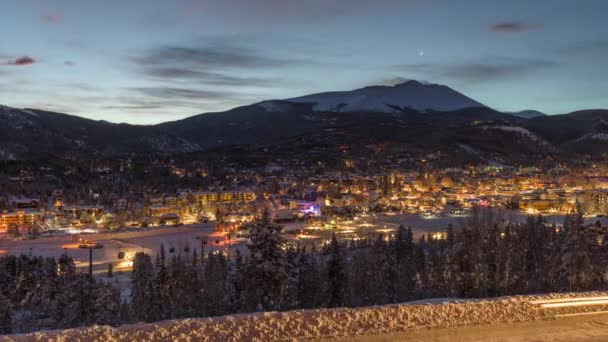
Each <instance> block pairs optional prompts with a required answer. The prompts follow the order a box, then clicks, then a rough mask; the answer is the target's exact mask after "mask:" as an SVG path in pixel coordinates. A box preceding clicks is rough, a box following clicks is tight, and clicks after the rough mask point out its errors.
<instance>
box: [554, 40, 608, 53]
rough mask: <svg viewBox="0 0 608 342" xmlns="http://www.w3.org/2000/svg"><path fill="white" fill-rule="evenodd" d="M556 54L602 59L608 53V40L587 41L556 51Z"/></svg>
mask: <svg viewBox="0 0 608 342" xmlns="http://www.w3.org/2000/svg"><path fill="white" fill-rule="evenodd" d="M557 52H558V53H565V54H570V55H582V54H588V55H598V56H601V57H604V55H605V54H606V53H608V40H587V41H582V42H578V43H574V44H570V45H567V46H563V47H561V48H558V49H557Z"/></svg>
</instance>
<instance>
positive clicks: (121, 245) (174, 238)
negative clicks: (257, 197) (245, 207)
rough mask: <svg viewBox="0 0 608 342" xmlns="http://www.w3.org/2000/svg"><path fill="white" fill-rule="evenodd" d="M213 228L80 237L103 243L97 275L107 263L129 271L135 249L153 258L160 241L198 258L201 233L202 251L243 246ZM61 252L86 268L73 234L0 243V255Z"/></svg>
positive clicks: (168, 251) (95, 260)
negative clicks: (204, 241)
mask: <svg viewBox="0 0 608 342" xmlns="http://www.w3.org/2000/svg"><path fill="white" fill-rule="evenodd" d="M213 227H214V224H212V223H208V224H200V225H190V226H184V227H167V228H155V229H150V230H141V231H130V232H118V233H101V234H83V235H81V237H82V238H83V239H85V240H91V241H93V242H96V243H101V244H103V246H104V247H103V248H101V249H94V250H93V271H94V272H95V274H96V275H98V276H101V275H103V274H105V272H106V271H107V269H108V264H110V263H111V264H112V265H113V266H114V271H115V272H118V273H119V272H120V271H121V270H122V271H128V270H129V269H130V264H129V259H131V258H132V257H133V256H134V255H135V253H137V252H145V253H147V254H150V255H152V257H155V256H156V253H158V251H159V250H160V246H161V244H162V245H164V246H165V252H166V254H167V255H168V256H170V255H171V254H172V253H171V250H173V253H176V254H177V253H181V254H182V255H183V254H186V252H185V249H186V248H187V247H188V248H189V252H188V253H192V251H193V250H194V249H196V250H197V254H198V256H199V257H200V251H201V240H198V239H196V237H197V236H201V235H204V236H208V244H207V245H205V252H209V251H212V250H227V249H228V248H230V250H231V251H234V250H235V249H236V248H238V247H239V246H240V247H244V246H242V242H243V241H230V246H229V245H228V241H227V240H226V239H225V238H224V237H222V236H217V234H213ZM64 252H66V253H67V254H68V255H69V256H71V257H72V258H74V260H75V262H76V265H77V266H78V267H79V268H81V269H82V270H86V269H87V267H88V263H89V251H88V250H86V249H79V248H78V242H77V241H75V240H74V238H73V237H72V236H60V237H53V238H41V239H37V240H21V241H11V240H6V241H2V242H1V243H0V254H15V255H19V254H32V255H34V256H44V257H55V258H58V257H59V256H60V255H61V254H62V253H64ZM119 252H124V253H125V258H124V259H119V258H118V254H119Z"/></svg>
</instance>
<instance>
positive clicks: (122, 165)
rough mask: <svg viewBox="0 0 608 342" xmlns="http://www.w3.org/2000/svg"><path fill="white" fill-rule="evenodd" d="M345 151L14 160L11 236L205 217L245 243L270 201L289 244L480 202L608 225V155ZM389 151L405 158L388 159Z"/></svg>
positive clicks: (360, 234)
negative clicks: (260, 156) (368, 158)
mask: <svg viewBox="0 0 608 342" xmlns="http://www.w3.org/2000/svg"><path fill="white" fill-rule="evenodd" d="M344 155H345V157H343V158H342V160H341V161H340V162H339V163H337V165H336V167H333V168H328V167H326V165H324V163H323V162H322V161H319V160H308V161H306V164H304V161H301V160H296V159H293V160H290V159H283V160H274V161H272V162H268V163H266V164H264V163H261V164H260V165H259V166H255V165H254V166H253V167H246V166H245V165H242V164H239V163H231V164H229V165H224V166H218V165H214V164H211V163H210V162H209V161H191V160H187V159H184V160H181V161H175V160H172V159H168V158H163V157H158V158H157V159H154V160H152V161H146V162H143V161H142V160H141V159H139V160H133V159H130V158H125V159H120V160H118V161H115V162H112V161H109V160H108V161H99V160H95V159H92V160H88V161H86V162H79V161H76V160H72V161H70V163H69V164H68V163H66V166H63V168H58V167H57V166H56V165H44V164H42V165H39V166H38V165H37V167H34V166H33V165H34V164H31V165H27V167H23V165H19V164H16V163H7V164H6V166H7V167H6V168H5V169H6V170H10V172H8V173H5V174H3V175H0V177H1V178H0V181H1V183H0V189H1V192H0V194H2V196H1V197H0V234H1V236H2V241H4V244H5V245H6V244H7V242H8V241H12V242H13V243H12V244H11V245H12V246H14V248H15V250H17V251H22V250H24V248H19V247H15V246H18V245H19V244H23V245H27V243H28V242H27V241H30V240H32V239H45V238H50V237H59V236H73V237H78V238H80V239H82V238H86V239H88V240H94V239H95V236H96V234H105V235H104V236H108V235H107V234H113V233H116V234H118V233H121V232H123V233H124V232H128V233H130V234H131V236H136V235H137V234H138V232H141V233H142V234H145V233H146V232H150V231H155V230H156V231H162V230H163V228H165V229H166V228H176V227H185V228H184V229H186V228H188V227H198V228H200V227H203V226H204V227H205V228H206V230H205V232H206V234H207V235H208V234H210V233H214V234H215V235H214V236H219V237H220V238H221V240H222V241H224V240H228V239H230V240H232V241H233V242H235V243H236V244H238V243H239V242H243V241H245V240H246V236H247V224H248V223H250V222H251V221H252V220H253V219H254V218H255V217H256V216H259V215H260V213H261V212H262V211H263V210H264V209H267V210H268V211H269V212H270V214H271V217H272V218H273V220H274V221H275V222H278V223H280V224H282V225H284V226H285V234H286V237H287V238H288V239H289V240H290V241H292V242H294V243H298V242H302V243H307V244H314V243H318V244H323V243H324V242H327V241H328V240H329V238H330V237H331V234H332V233H336V234H337V236H338V238H339V239H341V240H352V239H363V238H367V237H369V236H370V234H375V233H380V234H386V235H391V234H394V233H395V232H396V230H397V227H398V226H399V225H406V226H410V227H412V229H414V232H415V234H416V235H417V236H420V235H424V234H430V236H433V237H436V238H442V237H443V236H444V233H445V229H446V227H447V226H448V224H458V222H463V221H462V220H464V219H466V218H467V217H468V216H470V213H471V210H472V209H473V208H476V207H480V208H484V207H489V208H497V209H499V210H501V212H502V213H503V216H505V219H509V220H511V221H514V222H517V221H523V220H524V219H525V217H526V216H533V215H539V214H542V215H543V216H545V217H546V218H547V219H548V221H550V222H551V223H555V224H558V225H559V224H561V223H562V220H563V217H564V215H565V214H568V213H570V212H573V211H574V210H575V209H576V208H577V206H580V207H581V208H582V209H583V211H584V213H585V215H586V222H588V224H589V225H590V226H591V225H593V227H594V229H596V230H597V232H598V234H602V233H603V231H604V230H605V228H606V222H607V220H606V219H604V215H606V214H607V213H608V164H607V163H606V162H602V161H601V160H594V161H587V162H579V163H578V164H577V165H575V166H570V167H566V166H565V165H563V164H555V165H551V166H546V165H544V166H525V167H524V166H522V167H512V166H504V165H496V164H494V165H484V164H478V165H468V166H462V167H445V168H441V167H436V166H433V163H432V160H433V158H436V159H437V158H438V157H437V156H433V155H425V156H422V157H419V159H415V158H413V157H410V158H409V159H404V160H402V162H404V163H407V164H406V165H407V166H401V165H400V166H399V167H392V168H391V167H388V166H387V165H384V164H383V165H372V166H371V167H370V166H369V165H366V168H365V170H364V169H363V168H359V167H357V166H358V165H360V163H362V160H357V159H355V158H353V157H352V156H349V155H348V154H346V153H344ZM387 159H388V160H395V157H394V156H392V155H390V154H388V156H387V154H385V155H384V156H383V157H382V158H380V160H382V161H383V162H384V161H385V160H387ZM68 165H69V166H68ZM330 170H331V171H330ZM193 229H194V228H193ZM167 231H169V230H167ZM201 234H203V233H201ZM87 236H89V237H90V238H89V237H87ZM117 236H118V235H117ZM19 241H21V242H19ZM0 250H3V248H2V244H1V243H0ZM4 252H6V250H4Z"/></svg>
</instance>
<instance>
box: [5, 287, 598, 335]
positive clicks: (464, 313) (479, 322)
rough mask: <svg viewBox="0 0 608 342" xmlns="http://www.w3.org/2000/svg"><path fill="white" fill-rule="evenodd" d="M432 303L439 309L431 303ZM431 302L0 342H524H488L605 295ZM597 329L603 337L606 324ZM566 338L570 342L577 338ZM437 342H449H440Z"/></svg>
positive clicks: (581, 309) (583, 309)
mask: <svg viewBox="0 0 608 342" xmlns="http://www.w3.org/2000/svg"><path fill="white" fill-rule="evenodd" d="M435 302H439V303H440V304H433V303H435ZM429 303H431V304H427V303H424V302H417V303H416V304H411V303H409V304H408V303H406V304H401V305H387V306H377V307H364V308H352V309H351V308H339V309H321V310H298V311H289V312H268V313H259V314H245V315H234V316H225V317H216V318H206V319H185V320H175V321H164V322H158V323H152V324H134V325H125V326H123V327H120V328H111V327H105V326H94V327H88V328H79V329H70V330H64V331H50V332H38V333H31V334H26V335H13V336H7V337H3V338H2V337H0V341H166V340H174V341H279V340H295V339H298V340H300V339H332V338H340V337H357V336H358V337H361V336H363V339H360V340H362V341H363V340H365V341H373V340H375V339H374V337H377V338H379V340H386V339H385V338H389V340H393V339H392V337H394V338H396V339H400V336H403V337H405V336H407V334H416V333H418V334H424V331H427V332H428V331H433V330H435V329H437V331H439V329H454V328H462V327H465V328H466V327H469V328H470V329H469V330H470V331H476V330H479V329H478V328H477V327H478V326H479V327H481V329H482V330H483V329H490V330H489V332H490V334H489V335H490V339H486V340H488V341H524V340H523V339H522V340H509V339H492V336H491V329H492V327H493V326H496V328H497V330H496V331H497V333H499V332H500V334H502V335H504V336H507V337H508V336H509V332H508V330H505V328H504V327H505V326H507V327H509V326H511V327H517V326H518V325H517V324H521V322H528V323H525V324H527V326H528V329H532V330H534V325H535V324H537V323H538V324H540V325H539V326H543V324H545V322H547V321H551V322H558V321H560V320H562V319H564V317H565V316H568V317H571V316H577V317H592V316H594V315H590V314H598V315H597V316H595V317H600V316H601V315H602V314H605V313H606V312H607V311H606V310H607V309H608V304H607V303H608V292H588V293H572V294H551V295H543V296H515V297H502V298H497V299H488V300H448V299H440V300H437V301H435V300H430V301H429ZM543 303H550V305H551V306H547V307H545V306H544V304H543ZM564 303H565V304H564ZM581 303H583V304H581ZM568 319H569V318H568ZM590 319H593V318H590ZM530 322H537V323H530ZM505 324H507V325H505ZM530 324H532V328H530ZM545 325H546V324H545ZM554 326H555V325H554ZM472 327H476V328H474V329H473V328H472ZM431 328H432V330H429V329H431ZM545 328H546V327H545ZM601 328H602V333H603V335H602V336H603V337H604V338H605V337H606V333H607V331H606V326H605V325H604V326H602V327H601ZM448 331H450V330H448ZM480 331H481V330H480ZM486 332H488V330H486ZM579 332H580V329H579ZM514 335H516V334H515V333H514ZM365 336H367V337H365ZM455 336H456V335H455ZM471 336H472V335H471ZM520 336H521V335H520ZM531 336H532V335H531ZM465 337H466V335H465ZM562 337H563V336H562ZM569 337H570V338H571V340H572V337H576V336H572V335H570V336H569ZM575 339H576V338H575ZM349 340H350V339H349ZM421 340H422V339H421ZM438 340H439V339H438ZM454 340H456V339H454ZM465 340H471V339H465ZM534 340H535V341H538V339H534ZM581 340H583V341H591V340H584V339H581ZM442 341H450V339H445V338H444V339H443V340H442ZM540 341H543V340H542V339H540ZM598 341H599V340H598Z"/></svg>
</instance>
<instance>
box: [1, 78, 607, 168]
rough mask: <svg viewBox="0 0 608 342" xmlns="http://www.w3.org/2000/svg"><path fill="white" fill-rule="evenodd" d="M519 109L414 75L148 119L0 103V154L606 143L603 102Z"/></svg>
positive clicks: (497, 153)
mask: <svg viewBox="0 0 608 342" xmlns="http://www.w3.org/2000/svg"><path fill="white" fill-rule="evenodd" d="M347 100H348V101H347ZM339 103H342V105H336V104H339ZM421 108H423V109H421ZM526 112H527V113H526V114H522V113H521V112H520V113H502V112H499V111H496V110H494V109H492V108H489V107H486V106H483V105H482V104H480V103H479V102H476V101H474V100H471V99H469V98H468V97H466V96H464V95H461V94H460V93H458V92H456V91H454V90H452V89H450V88H448V87H445V86H441V85H434V84H422V83H419V82H415V81H409V82H406V83H404V84H400V85H397V86H393V87H391V86H374V87H367V88H362V89H358V90H354V91H352V92H332V93H323V94H317V95H310V96H304V97H300V98H296V99H290V100H270V101H263V102H260V103H256V104H252V105H248V106H242V107H237V108H234V109H231V110H228V111H225V112H217V113H205V114H199V115H195V116H192V117H189V118H186V119H183V120H178V121H173V122H166V123H162V124H158V125H149V126H138V125H129V124H114V123H109V122H106V121H96V120H90V119H86V118H82V117H77V116H72V115H67V114H62V113H54V112H49V111H42V110H36V109H16V108H11V107H4V106H0V160H6V159H23V158H35V157H37V156H45V155H65V154H72V155H74V154H76V155H78V154H81V155H86V156H89V155H95V154H97V155H118V154H127V153H128V154H133V153H135V154H148V153H172V154H174V153H188V152H197V151H206V150H210V149H218V148H219V149H225V148H230V147H240V146H246V147H254V148H255V147H260V146H265V147H264V149H266V148H275V149H277V150H280V151H282V152H281V153H284V154H286V155H293V154H294V153H302V154H306V153H308V151H309V150H317V151H318V150H319V148H321V147H322V148H323V149H326V150H327V151H331V150H332V148H333V150H336V148H335V146H350V147H351V148H352V150H353V151H361V153H365V146H369V145H374V144H382V145H390V146H394V147H396V148H397V149H398V150H403V151H417V152H420V153H431V152H435V151H442V153H444V154H448V155H454V156H455V158H456V159H457V160H461V161H464V160H470V159H473V160H504V161H507V160H516V159H519V160H535V158H534V157H531V156H541V157H542V156H546V155H550V154H559V153H570V152H573V153H581V152H584V153H586V154H588V153H602V152H608V144H606V141H607V139H608V111H606V110H587V111H580V112H575V113H570V114H564V115H550V116H547V115H534V114H536V113H531V112H530V111H526ZM522 116H523V117H522ZM332 146H333V147H332ZM323 153H325V152H323Z"/></svg>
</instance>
